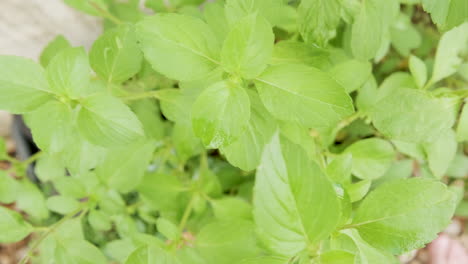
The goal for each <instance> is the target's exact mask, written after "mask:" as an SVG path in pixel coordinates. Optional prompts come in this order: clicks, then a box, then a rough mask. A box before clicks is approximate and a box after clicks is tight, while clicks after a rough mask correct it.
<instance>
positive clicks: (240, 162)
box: [220, 91, 276, 171]
mask: <svg viewBox="0 0 468 264" xmlns="http://www.w3.org/2000/svg"><path fill="white" fill-rule="evenodd" d="M249 95H250V106H251V108H250V113H251V114H250V120H249V123H248V124H247V127H246V129H245V131H244V132H243V133H242V135H241V136H240V138H239V139H237V140H236V141H234V142H233V143H231V144H229V145H228V146H226V147H221V148H220V150H221V153H223V154H224V155H225V156H226V159H227V160H228V161H229V163H231V164H232V165H234V166H237V167H239V168H240V169H242V170H245V171H249V170H253V169H255V168H256V167H257V165H258V164H259V163H260V158H261V156H262V152H263V148H264V147H265V145H266V144H267V143H268V141H269V140H270V138H271V136H272V135H273V133H274V132H275V129H276V126H275V122H274V118H273V117H272V116H271V115H270V114H269V113H268V111H267V110H266V109H265V107H264V106H263V104H262V102H261V101H260V98H259V97H258V94H256V93H255V92H252V91H249Z"/></svg>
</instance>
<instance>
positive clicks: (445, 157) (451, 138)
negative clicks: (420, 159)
mask: <svg viewBox="0 0 468 264" xmlns="http://www.w3.org/2000/svg"><path fill="white" fill-rule="evenodd" d="M424 150H425V152H426V155H427V162H428V163H429V168H430V169H431V171H432V173H433V174H434V176H436V177H437V178H439V179H440V178H442V176H444V175H445V173H446V172H447V170H448V168H449V166H450V163H451V162H452V160H453V159H454V158H455V154H456V153H457V139H456V135H455V133H454V132H453V130H447V132H445V133H443V134H442V135H441V136H440V137H439V138H438V139H437V140H434V141H432V142H428V143H425V144H424Z"/></svg>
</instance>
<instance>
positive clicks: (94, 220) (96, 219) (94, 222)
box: [88, 210, 112, 231]
mask: <svg viewBox="0 0 468 264" xmlns="http://www.w3.org/2000/svg"><path fill="white" fill-rule="evenodd" d="M88 222H89V224H90V225H91V226H92V227H93V229H94V230H97V231H108V230H110V229H111V228H112V222H111V220H110V217H109V215H107V214H105V213H104V212H102V211H100V210H91V212H89V214H88Z"/></svg>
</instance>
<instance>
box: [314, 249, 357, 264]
mask: <svg viewBox="0 0 468 264" xmlns="http://www.w3.org/2000/svg"><path fill="white" fill-rule="evenodd" d="M319 259H320V262H319V263H320V264H349V263H355V255H354V254H352V253H350V252H347V251H342V250H332V251H327V252H325V253H323V254H321V255H320V256H319Z"/></svg>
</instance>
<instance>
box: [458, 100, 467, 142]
mask: <svg viewBox="0 0 468 264" xmlns="http://www.w3.org/2000/svg"><path fill="white" fill-rule="evenodd" d="M457 140H458V141H468V104H467V103H465V104H464V105H463V108H462V110H461V114H460V118H459V119H458V125H457Z"/></svg>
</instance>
